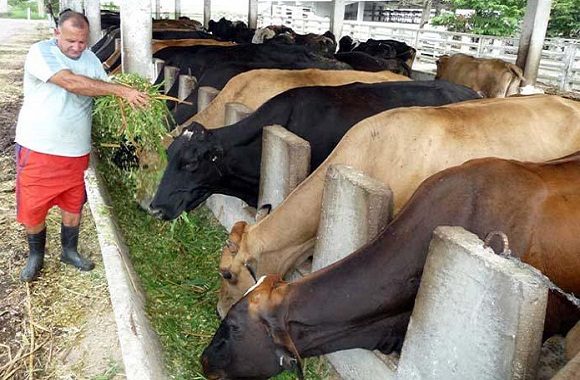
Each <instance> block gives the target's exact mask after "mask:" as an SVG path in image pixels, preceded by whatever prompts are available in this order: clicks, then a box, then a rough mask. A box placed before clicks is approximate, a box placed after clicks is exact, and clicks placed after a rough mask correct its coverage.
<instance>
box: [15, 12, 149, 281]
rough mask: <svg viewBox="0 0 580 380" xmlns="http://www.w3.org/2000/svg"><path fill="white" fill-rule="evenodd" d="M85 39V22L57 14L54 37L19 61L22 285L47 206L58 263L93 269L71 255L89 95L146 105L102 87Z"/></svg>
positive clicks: (85, 157)
mask: <svg viewBox="0 0 580 380" xmlns="http://www.w3.org/2000/svg"><path fill="white" fill-rule="evenodd" d="M88 37H89V23H88V20H87V18H86V17H85V16H84V15H82V14H80V13H77V12H73V11H70V10H67V11H65V12H63V13H62V14H61V15H60V18H59V20H58V25H57V28H56V30H55V38H54V39H51V40H46V41H41V42H38V43H36V44H34V45H32V47H31V48H30V51H29V52H28V55H27V57H26V62H25V65H24V103H23V105H22V109H21V110H20V114H19V116H18V124H17V127H16V163H17V174H16V204H17V220H18V221H19V222H20V223H22V224H23V225H24V227H25V229H26V234H27V240H28V246H29V250H30V252H29V255H28V261H27V263H26V266H25V267H24V269H23V270H22V272H21V274H20V279H21V280H22V281H26V282H30V281H33V280H34V279H35V278H37V276H38V274H39V273H40V270H41V269H42V266H43V263H44V252H45V243H46V225H45V219H46V215H47V213H48V210H49V209H50V208H51V207H52V206H58V207H59V208H60V209H61V214H62V223H61V244H62V254H61V256H60V260H61V261H63V262H64V263H67V264H70V265H73V266H75V267H77V268H79V269H80V270H83V271H90V270H92V269H93V268H94V264H93V263H92V262H91V261H90V260H88V259H86V258H84V257H82V256H81V255H79V253H78V251H77V243H78V237H79V224H80V219H81V211H82V207H83V205H84V203H85V201H86V193H85V185H84V171H85V170H86V169H87V167H88V163H89V152H90V149H91V122H92V104H93V99H92V97H93V96H99V95H117V96H120V97H122V98H124V99H126V100H127V101H128V102H129V103H130V104H131V105H132V106H137V107H142V106H145V105H146V104H147V103H148V101H149V98H148V96H147V95H146V94H144V93H142V92H139V91H137V90H135V89H132V88H130V87H126V86H122V85H118V84H113V83H108V82H107V75H106V73H105V71H104V70H103V68H102V65H101V62H99V60H98V58H97V57H96V56H95V55H94V54H93V53H92V52H91V51H90V50H86V48H87V41H88Z"/></svg>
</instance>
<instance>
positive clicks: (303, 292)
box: [286, 187, 466, 356]
mask: <svg viewBox="0 0 580 380" xmlns="http://www.w3.org/2000/svg"><path fill="white" fill-rule="evenodd" d="M437 190H438V193H439V197H437V196H435V197H433V196H432V194H425V195H427V196H423V197H422V198H421V199H418V201H417V202H414V203H413V204H412V205H411V207H406V208H405V209H404V210H403V211H401V213H400V214H399V216H398V217H397V218H396V219H395V220H394V221H393V222H392V223H391V224H389V226H388V227H387V228H386V229H385V230H384V231H383V232H382V233H381V235H380V236H379V237H378V238H377V239H376V240H374V241H373V242H372V243H370V244H369V245H367V246H366V247H363V248H361V249H360V250H358V251H356V252H355V253H353V254H351V255H349V256H347V257H346V258H345V259H343V260H341V261H339V262H337V263H335V264H333V265H331V266H329V267H327V268H324V269H322V270H320V271H318V272H315V273H314V274H312V275H310V276H307V277H305V278H304V279H302V280H300V281H297V282H295V283H292V284H290V285H289V287H290V290H289V292H288V296H287V300H288V301H287V302H288V303H289V307H288V312H287V315H286V321H287V326H288V327H289V329H290V333H291V336H292V338H293V339H294V342H295V344H296V346H297V347H298V350H299V352H300V353H301V355H303V356H312V355H320V354H323V353H328V352H332V351H336V350H342V349H348V348H354V347H361V348H367V349H380V350H382V351H384V352H390V351H391V350H392V349H395V348H400V345H401V344H402V339H403V338H404V335H405V332H406V329H407V324H408V321H409V317H410V313H411V311H412V308H413V304H414V299H415V296H416V293H417V290H418V287H419V280H420V276H421V274H422V270H423V266H424V263H425V260H426V257H427V252H428V247H429V242H430V240H431V235H432V232H433V230H434V229H435V227H437V226H439V225H449V224H451V223H457V224H459V225H461V224H466V221H465V220H453V218H452V215H454V214H459V213H458V212H456V211H447V207H446V206H449V205H448V204H447V205H442V206H439V204H440V203H441V202H438V201H439V200H440V199H441V198H442V197H443V196H444V195H445V193H449V191H450V188H448V187H443V188H437ZM465 201H466V199H465V197H464V198H463V199H461V197H459V198H458V199H457V200H454V202H457V204H458V205H461V204H465ZM449 209H450V210H454V209H455V207H449ZM461 217H463V216H461Z"/></svg>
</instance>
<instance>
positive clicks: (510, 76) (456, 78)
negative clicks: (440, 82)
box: [435, 53, 524, 98]
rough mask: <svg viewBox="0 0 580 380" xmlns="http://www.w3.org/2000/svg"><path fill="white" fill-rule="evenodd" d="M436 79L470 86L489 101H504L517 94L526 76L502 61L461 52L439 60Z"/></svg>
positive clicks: (518, 69) (514, 66) (520, 70)
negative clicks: (497, 99) (489, 99)
mask: <svg viewBox="0 0 580 380" xmlns="http://www.w3.org/2000/svg"><path fill="white" fill-rule="evenodd" d="M435 79H445V80H448V81H450V82H453V83H457V84H462V85H464V86H467V87H471V88H472V89H474V90H475V91H478V92H480V94H481V95H482V96H483V97H486V98H505V97H506V96H510V95H514V94H517V93H518V87H520V84H521V83H522V81H523V80H524V76H523V72H522V69H520V68H519V67H518V66H516V65H514V64H511V63H508V62H505V61H502V60H501V59H488V58H475V57H472V56H470V55H466V54H461V53H459V54H455V55H452V56H449V55H443V56H441V57H439V59H438V60H437V75H436V76H435Z"/></svg>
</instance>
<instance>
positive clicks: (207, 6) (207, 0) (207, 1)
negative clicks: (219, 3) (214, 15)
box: [203, 0, 211, 29]
mask: <svg viewBox="0 0 580 380" xmlns="http://www.w3.org/2000/svg"><path fill="white" fill-rule="evenodd" d="M209 20H211V0H203V27H204V28H206V29H207V28H209Z"/></svg>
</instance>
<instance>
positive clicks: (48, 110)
mask: <svg viewBox="0 0 580 380" xmlns="http://www.w3.org/2000/svg"><path fill="white" fill-rule="evenodd" d="M61 70H70V71H72V72H73V73H74V74H79V75H84V76H87V77H89V78H92V79H100V80H104V81H107V80H108V77H107V74H106V73H105V71H104V70H103V66H102V64H101V62H100V61H99V59H98V58H97V56H96V55H95V54H94V53H93V52H91V51H90V50H85V51H84V52H83V53H82V54H81V56H80V57H79V58H78V59H76V60H75V59H71V58H68V57H67V56H66V55H64V54H63V53H62V52H61V51H60V49H59V48H58V46H57V45H56V40H55V39H51V40H46V41H41V42H37V43H35V44H34V45H32V46H31V48H30V51H29V52H28V55H27V56H26V62H25V64H24V103H23V105H22V108H21V109H20V114H19V116H18V124H17V126H16V139H15V140H16V142H17V143H18V144H20V145H21V146H24V147H26V148H28V149H31V150H33V151H36V152H40V153H46V154H53V155H57V156H66V157H79V156H83V155H85V154H87V153H89V152H90V150H91V123H92V108H93V99H92V97H90V96H81V95H76V94H73V93H72V92H69V91H67V90H65V89H64V88H62V87H60V86H57V85H55V84H53V83H49V82H48V80H49V79H50V78H51V77H52V76H53V75H54V74H56V73H57V72H59V71H61Z"/></svg>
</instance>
